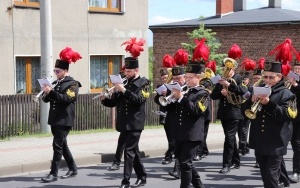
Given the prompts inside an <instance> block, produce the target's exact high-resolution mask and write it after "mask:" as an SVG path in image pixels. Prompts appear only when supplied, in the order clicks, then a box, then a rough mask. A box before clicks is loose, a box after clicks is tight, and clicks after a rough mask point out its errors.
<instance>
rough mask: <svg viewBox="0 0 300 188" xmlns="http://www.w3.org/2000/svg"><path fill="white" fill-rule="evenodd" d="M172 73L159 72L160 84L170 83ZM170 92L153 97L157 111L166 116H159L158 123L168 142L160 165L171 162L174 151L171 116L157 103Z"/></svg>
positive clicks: (166, 91) (164, 70)
mask: <svg viewBox="0 0 300 188" xmlns="http://www.w3.org/2000/svg"><path fill="white" fill-rule="evenodd" d="M171 74H172V73H169V71H168V69H166V68H163V69H161V70H160V76H161V82H162V84H161V85H163V84H168V82H171V81H172V80H171V78H172V75H171ZM161 85H159V86H158V87H160V86H161ZM170 93H171V92H170V90H168V89H166V90H165V91H163V92H162V93H161V94H157V95H156V96H155V97H154V102H155V103H156V104H158V105H159V110H160V111H161V112H164V113H165V114H166V116H163V115H160V116H159V123H160V124H162V125H163V126H164V129H165V132H166V136H167V140H168V150H167V151H166V152H165V157H164V159H163V161H162V164H169V163H171V162H172V158H173V155H174V150H175V141H174V137H173V135H172V131H171V126H172V125H171V119H172V117H171V115H170V114H169V115H168V112H167V109H166V108H167V107H166V106H163V105H162V104H160V102H159V98H160V97H167V96H168V95H169V94H170Z"/></svg>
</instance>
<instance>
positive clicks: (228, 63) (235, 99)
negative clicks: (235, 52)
mask: <svg viewBox="0 0 300 188" xmlns="http://www.w3.org/2000/svg"><path fill="white" fill-rule="evenodd" d="M223 64H224V66H225V70H224V71H223V75H222V78H223V79H225V80H227V81H228V82H229V83H230V84H234V85H237V83H236V81H235V80H234V79H233V78H228V77H229V72H230V71H231V70H232V69H235V68H236V67H237V66H238V63H237V62H236V61H235V60H234V59H232V58H225V59H224V60H223ZM224 89H225V90H226V91H227V101H228V102H229V103H230V104H233V105H239V104H242V103H243V101H244V100H243V97H242V96H240V95H236V94H235V93H232V92H231V91H229V90H228V87H224Z"/></svg>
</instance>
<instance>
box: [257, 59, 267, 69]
mask: <svg viewBox="0 0 300 188" xmlns="http://www.w3.org/2000/svg"><path fill="white" fill-rule="evenodd" d="M265 61H266V59H265V58H263V57H262V58H260V59H259V60H258V61H257V63H256V64H257V68H258V69H261V70H264V67H265Z"/></svg>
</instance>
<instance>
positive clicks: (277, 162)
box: [244, 61, 295, 187]
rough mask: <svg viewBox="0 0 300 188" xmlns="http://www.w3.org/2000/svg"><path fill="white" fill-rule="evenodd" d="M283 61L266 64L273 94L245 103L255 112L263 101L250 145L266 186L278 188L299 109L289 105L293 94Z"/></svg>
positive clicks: (250, 99)
mask: <svg viewBox="0 0 300 188" xmlns="http://www.w3.org/2000/svg"><path fill="white" fill-rule="evenodd" d="M281 71H282V64H281V63H280V62H273V61H266V62H265V65H264V72H263V81H264V83H265V86H268V87H271V95H270V96H267V95H260V96H255V95H253V94H252V96H251V97H250V98H249V99H248V100H247V101H246V102H245V105H244V107H245V109H251V106H252V104H253V103H254V102H259V108H260V110H257V112H256V118H255V119H252V120H251V131H250V137H249V146H250V148H253V149H254V150H255V156H256V160H257V162H258V163H259V166H260V172H261V176H262V180H263V183H264V187H278V183H279V174H280V172H281V169H280V168H281V165H282V159H283V155H285V154H286V153H287V145H288V142H289V139H290V134H291V128H292V126H291V121H292V118H293V115H294V114H295V109H293V108H291V106H290V105H289V104H290V102H291V101H292V99H293V94H292V92H291V91H289V90H288V89H287V88H286V87H285V86H284V81H283V79H282V78H283V75H282V74H281Z"/></svg>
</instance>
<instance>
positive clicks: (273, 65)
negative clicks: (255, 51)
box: [264, 61, 282, 73]
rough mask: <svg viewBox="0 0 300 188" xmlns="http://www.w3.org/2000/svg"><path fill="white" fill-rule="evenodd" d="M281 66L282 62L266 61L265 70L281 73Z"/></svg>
mask: <svg viewBox="0 0 300 188" xmlns="http://www.w3.org/2000/svg"><path fill="white" fill-rule="evenodd" d="M281 67H282V64H281V63H280V62H272V61H265V66H264V71H269V72H277V73H281Z"/></svg>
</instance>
